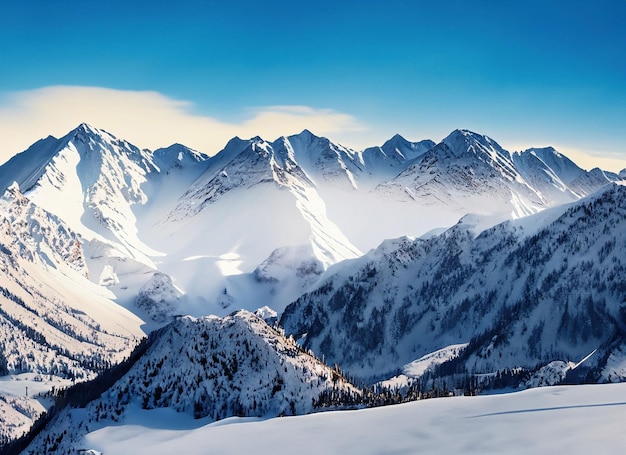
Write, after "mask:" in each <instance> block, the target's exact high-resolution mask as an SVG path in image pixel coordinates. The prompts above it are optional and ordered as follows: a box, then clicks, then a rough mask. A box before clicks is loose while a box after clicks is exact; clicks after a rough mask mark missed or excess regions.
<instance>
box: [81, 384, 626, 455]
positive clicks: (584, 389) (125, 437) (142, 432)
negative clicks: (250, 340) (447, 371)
mask: <svg viewBox="0 0 626 455" xmlns="http://www.w3.org/2000/svg"><path fill="white" fill-rule="evenodd" d="M625 413H626V384H608V385H583V386H559V387H545V388H541V389H531V390H526V391H523V392H517V393H512V394H503V395H491V396H478V397H454V398H440V399H431V400H424V401H417V402H412V403H406V404H401V405H395V406H387V407H382V408H375V409H366V410H358V411H336V412H326V413H320V414H311V415H307V416H298V417H284V418H274V419H269V420H258V419H250V418H230V419H225V420H223V421H220V422H216V423H212V424H206V422H203V421H201V420H200V421H198V420H192V419H191V418H189V417H185V416H180V415H178V414H176V413H174V412H172V411H170V410H167V409H160V410H153V411H141V410H135V412H134V413H133V414H130V415H129V416H128V418H127V420H126V422H125V423H124V424H122V425H119V426H109V427H105V428H102V429H100V430H98V431H94V432H93V433H90V434H89V435H88V436H87V437H86V438H85V440H84V445H83V446H84V447H90V448H94V449H97V450H99V451H101V452H102V453H106V454H123V453H133V454H135V455H142V454H145V455H160V454H164V455H165V454H172V453H185V454H187V455H193V454H207V453H220V454H239V453H272V454H275V455H278V454H289V455H292V454H294V453H297V454H302V455H305V454H318V453H320V452H324V453H330V454H335V453H359V454H381V453H398V454H412V453H442V454H449V453H466V454H467V453H470V454H471V453H476V454H485V453H520V454H522V453H523V454H527V453H551V454H560V453H563V454H578V453H581V454H582V453H622V451H623V448H624V445H625V444H626V436H625V435H624V431H623V420H624V419H623V418H624V414H625Z"/></svg>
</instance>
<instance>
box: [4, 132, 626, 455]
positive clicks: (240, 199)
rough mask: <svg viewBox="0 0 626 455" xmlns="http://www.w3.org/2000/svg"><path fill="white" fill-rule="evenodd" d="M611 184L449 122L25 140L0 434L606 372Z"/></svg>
mask: <svg viewBox="0 0 626 455" xmlns="http://www.w3.org/2000/svg"><path fill="white" fill-rule="evenodd" d="M625 177H626V170H623V171H621V172H620V173H612V172H608V171H604V170H601V169H597V168H596V169H592V170H590V171H587V170H584V169H582V168H580V167H579V166H578V165H576V164H575V163H574V162H573V161H571V160H570V159H569V158H567V157H566V156H565V155H563V154H562V153H560V152H558V151H557V150H555V149H554V148H551V147H544V148H532V149H529V150H526V151H521V152H515V153H513V154H511V153H510V152H509V151H507V150H505V149H504V148H502V147H501V146H500V145H499V144H498V143H497V142H496V141H495V140H494V139H492V138H489V137H487V136H484V135H482V134H478V133H474V132H471V131H468V130H455V131H453V132H452V133H450V135H448V136H447V137H446V138H444V139H443V140H442V141H440V142H439V143H435V142H434V141H431V140H422V141H419V142H411V141H408V140H406V139H404V138H403V137H401V136H399V135H395V136H393V137H392V138H391V139H389V140H388V141H386V142H385V143H384V144H382V145H381V146H373V147H369V148H367V149H365V150H353V149H350V148H348V147H345V146H343V145H340V144H337V143H334V142H332V141H331V140H330V139H327V138H324V137H318V136H316V135H315V134H313V133H312V132H310V131H308V130H304V131H302V132H301V133H300V134H295V135H291V136H286V137H280V138H277V139H273V140H271V141H268V140H266V139H263V138H260V137H254V138H251V139H241V138H238V137H235V138H233V139H231V140H230V141H229V142H228V143H227V144H226V145H225V147H224V148H223V149H222V150H221V151H218V152H217V153H215V154H213V155H207V154H205V153H202V152H199V151H196V150H192V149H190V148H188V147H186V146H184V145H181V144H173V145H171V146H168V147H164V148H160V149H157V150H148V149H142V148H140V147H137V146H135V145H133V144H131V143H129V142H128V141H125V140H123V139H120V138H117V137H115V136H114V135H113V134H111V133H109V132H106V131H104V130H101V129H98V128H96V127H93V126H90V125H87V124H81V125H79V126H78V127H77V128H76V129H74V130H72V131H70V132H69V133H67V134H66V135H65V136H63V137H61V138H55V137H52V136H49V137H47V138H45V139H41V140H39V141H37V142H35V143H34V144H33V145H32V146H31V147H29V148H28V149H27V150H25V151H24V152H22V153H19V154H17V155H15V156H14V157H13V158H12V159H10V160H9V161H7V162H6V163H4V164H2V165H0V270H1V274H0V346H1V347H2V350H1V351H0V447H3V448H4V449H6V450H7V451H8V453H13V452H19V451H21V450H25V453H75V452H76V450H84V451H85V453H94V451H92V452H88V451H87V450H88V449H86V448H85V447H86V446H87V445H88V444H87V443H88V442H90V441H91V442H94V441H95V442H97V441H98V440H99V439H98V436H97V435H98V434H102V433H99V432H106V431H108V430H107V429H108V428H110V427H111V426H120V427H121V428H125V427H126V426H130V425H142V422H143V421H142V420H141V419H143V418H144V417H145V418H148V417H147V416H148V415H154V416H165V415H167V416H170V417H168V418H166V419H164V421H169V423H168V424H167V425H170V424H171V422H174V421H176V419H181V421H184V422H198V423H197V425H196V424H193V423H192V424H189V425H191V427H193V428H199V427H200V426H202V425H209V424H212V425H217V424H214V422H216V421H218V420H222V419H226V418H228V419H231V418H233V417H241V418H246V419H252V418H253V417H254V418H263V419H267V418H271V417H276V416H285V415H290V416H291V415H297V414H307V413H311V412H317V411H322V410H328V409H333V410H340V409H344V408H347V407H355V406H357V407H365V406H370V405H381V404H389V403H397V402H400V401H408V400H414V399H417V398H425V397H429V396H441V395H449V394H455V393H457V394H458V393H463V392H466V393H467V394H475V393H477V392H480V391H481V390H482V391H484V390H487V389H490V388H496V389H497V388H504V387H511V388H525V387H536V386H542V385H552V384H559V383H564V382H567V383H582V382H622V381H624V380H625V379H626V339H625V338H624V333H625V330H626V282H625V281H624V276H626V263H624V257H626V229H624V227H625V220H626V187H625V186H623V180H624V178H625ZM328 365H332V367H329V366H328ZM379 381H380V382H379ZM150 413H152V414H150ZM371 415H372V416H373V415H374V414H371ZM381 415H382V414H381ZM137 416H143V417H141V418H139V417H137ZM372 418H373V417H372ZM134 419H139V420H134ZM157 420H158V419H157ZM158 425H164V424H163V422H161V421H159V423H158V424H157V427H158ZM167 425H166V426H165V428H172V427H171V426H170V427H168V426H167ZM194 425H195V427H194ZM31 428H32V431H29V430H30V429H31ZM158 428H161V427H158ZM187 429H189V427H187ZM203 431H204V430H203ZM22 436H23V437H22ZM122 439H123V438H122ZM103 444H104V443H103ZM105 445H106V444H105ZM94 450H95V449H94Z"/></svg>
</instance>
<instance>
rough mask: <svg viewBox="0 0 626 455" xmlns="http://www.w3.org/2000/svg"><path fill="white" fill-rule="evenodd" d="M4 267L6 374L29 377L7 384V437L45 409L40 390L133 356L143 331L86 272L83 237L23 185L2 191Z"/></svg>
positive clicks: (1, 298)
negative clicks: (35, 200)
mask: <svg viewBox="0 0 626 455" xmlns="http://www.w3.org/2000/svg"><path fill="white" fill-rule="evenodd" d="M0 273H1V276H0V346H1V347H2V349H1V351H0V376H5V375H7V378H16V379H19V381H18V382H16V384H24V385H20V386H17V387H16V388H17V390H19V392H18V393H15V388H11V387H9V388H8V389H7V388H6V387H5V385H7V384H6V383H1V384H0V401H2V407H3V411H2V413H1V414H0V441H3V440H5V438H14V437H15V436H17V435H20V434H21V433H22V432H24V431H26V430H28V428H29V427H30V425H31V424H32V421H33V420H34V419H35V418H36V417H37V416H38V414H40V413H41V412H42V411H43V409H44V408H45V406H44V405H42V404H41V403H39V401H38V400H37V397H36V396H35V395H34V394H35V393H36V392H37V391H40V392H41V391H43V390H45V389H46V388H48V389H49V388H50V387H52V386H57V387H58V386H59V385H60V384H65V383H67V382H68V381H70V380H72V381H73V380H85V379H90V378H92V377H94V376H95V375H96V374H97V373H98V372H101V371H103V370H104V369H105V368H107V367H109V366H110V365H112V364H115V363H117V362H119V361H120V360H121V359H123V358H124V357H125V356H127V355H128V354H129V353H130V351H131V350H132V349H133V348H134V346H135V344H136V343H137V342H138V340H139V339H140V338H141V337H142V336H143V332H142V331H141V329H140V326H141V324H142V321H141V320H140V319H138V318H137V317H135V316H134V315H133V314H132V313H130V312H128V311H126V310H124V309H122V308H120V307H119V306H118V305H116V304H115V303H113V302H112V301H111V300H110V299H108V298H107V297H106V295H105V293H103V291H102V289H100V288H98V287H97V286H96V285H93V284H92V283H90V282H89V281H88V280H87V278H86V276H87V274H88V270H87V267H86V263H85V254H84V251H83V248H82V244H81V241H80V237H79V236H78V235H77V234H76V233H75V232H73V231H72V230H71V229H70V228H69V226H67V225H66V224H65V223H63V222H62V221H61V220H60V219H59V218H58V217H56V216H55V215H52V214H50V213H48V212H46V211H45V210H43V209H42V208H40V207H38V206H36V205H35V204H33V203H32V202H31V201H30V200H29V199H27V198H26V197H24V195H22V194H21V193H20V191H19V189H18V188H17V185H13V186H11V187H9V188H8V189H7V191H6V192H5V194H4V196H3V197H2V198H1V199H0ZM25 373H30V375H26V377H25V376H24V374H25ZM24 378H26V379H27V380H25V381H22V379H24ZM29 381H30V382H32V381H35V384H31V383H30V382H29ZM27 386H30V390H31V396H26V395H27V392H26V391H25V388H24V387H27Z"/></svg>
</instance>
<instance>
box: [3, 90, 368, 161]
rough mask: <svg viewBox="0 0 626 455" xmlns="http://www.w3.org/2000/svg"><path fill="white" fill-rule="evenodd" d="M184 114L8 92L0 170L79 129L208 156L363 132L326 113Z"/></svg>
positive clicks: (149, 101)
mask: <svg viewBox="0 0 626 455" xmlns="http://www.w3.org/2000/svg"><path fill="white" fill-rule="evenodd" d="M192 108H193V103H191V102H188V101H181V100H174V99H171V98H168V97H167V96H164V95H162V94H160V93H157V92H150V91H125V90H115V89H108V88H100V87H75V86H53V87H45V88H40V89H35V90H28V91H21V92H13V93H10V94H8V95H7V96H5V97H4V98H3V99H2V102H0V138H1V139H0V163H2V162H4V161H6V160H7V159H9V158H10V157H11V156H13V155H15V154H16V153H18V152H20V151H23V150H25V149H26V148H27V147H28V146H29V145H31V144H32V143H33V142H35V141H36V140H38V139H40V138H42V137H46V136H48V135H53V136H56V137H60V136H62V135H64V134H66V133H67V132H68V131H70V130H71V129H72V128H74V127H76V126H77V125H78V124H80V123H82V122H87V123H89V124H91V125H93V126H95V127H98V128H102V129H105V130H107V131H109V132H111V133H113V134H114V135H116V136H118V137H120V138H124V139H126V140H128V141H130V142H132V143H134V144H135V145H137V146H139V147H144V148H150V149H155V148H158V147H164V146H167V145H170V144H172V143H174V142H181V143H184V144H185V145H187V146H189V147H192V148H194V149H197V150H200V151H203V152H206V153H209V154H214V153H216V152H217V151H219V150H220V149H221V148H222V147H223V146H224V145H225V144H226V142H227V141H228V140H229V139H230V138H232V137H233V136H240V137H243V138H247V137H253V136H257V135H259V136H261V137H264V138H266V139H275V138H277V137H279V136H281V135H288V134H294V133H298V132H300V131H302V130H303V129H305V128H307V129H310V130H311V131H313V132H314V133H316V134H320V135H333V139H335V138H336V137H338V136H339V137H341V135H342V134H354V133H356V132H363V131H365V127H364V126H363V125H362V124H360V123H359V121H358V120H357V119H356V118H355V117H353V116H351V115H349V114H345V113H341V112H337V111H334V110H331V109H317V108H313V107H308V106H269V107H258V108H252V109H248V110H247V111H246V113H247V117H246V118H244V119H243V120H242V121H241V122H239V123H233V122H227V121H222V120H220V119H218V118H215V117H209V116H201V115H196V114H193V113H192Z"/></svg>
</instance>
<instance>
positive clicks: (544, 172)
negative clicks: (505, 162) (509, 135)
mask: <svg viewBox="0 0 626 455" xmlns="http://www.w3.org/2000/svg"><path fill="white" fill-rule="evenodd" d="M512 159H513V162H514V163H515V166H516V167H517V169H518V170H519V172H520V174H521V176H522V177H523V178H524V179H525V180H526V181H527V182H528V183H529V184H530V185H531V186H532V187H533V188H534V189H536V190H537V191H538V192H539V193H540V194H541V196H542V198H543V199H544V200H545V201H546V202H547V203H548V204H549V205H555V204H562V203H567V202H571V201H575V200H577V199H580V198H581V197H584V196H588V195H589V194H591V193H593V192H594V191H596V190H598V189H599V188H601V187H602V186H604V185H607V184H608V183H610V182H615V181H618V180H619V176H617V175H615V174H612V173H609V172H603V171H601V170H600V169H593V170H591V171H585V170H584V169H581V168H580V167H579V166H578V165H576V164H575V163H574V162H573V161H572V160H570V159H569V158H567V157H566V156H564V155H563V154H561V153H559V152H558V151H556V150H555V149H554V148H553V147H545V148H532V149H528V150H526V151H524V152H521V153H519V152H516V153H514V154H513V156H512Z"/></svg>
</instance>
